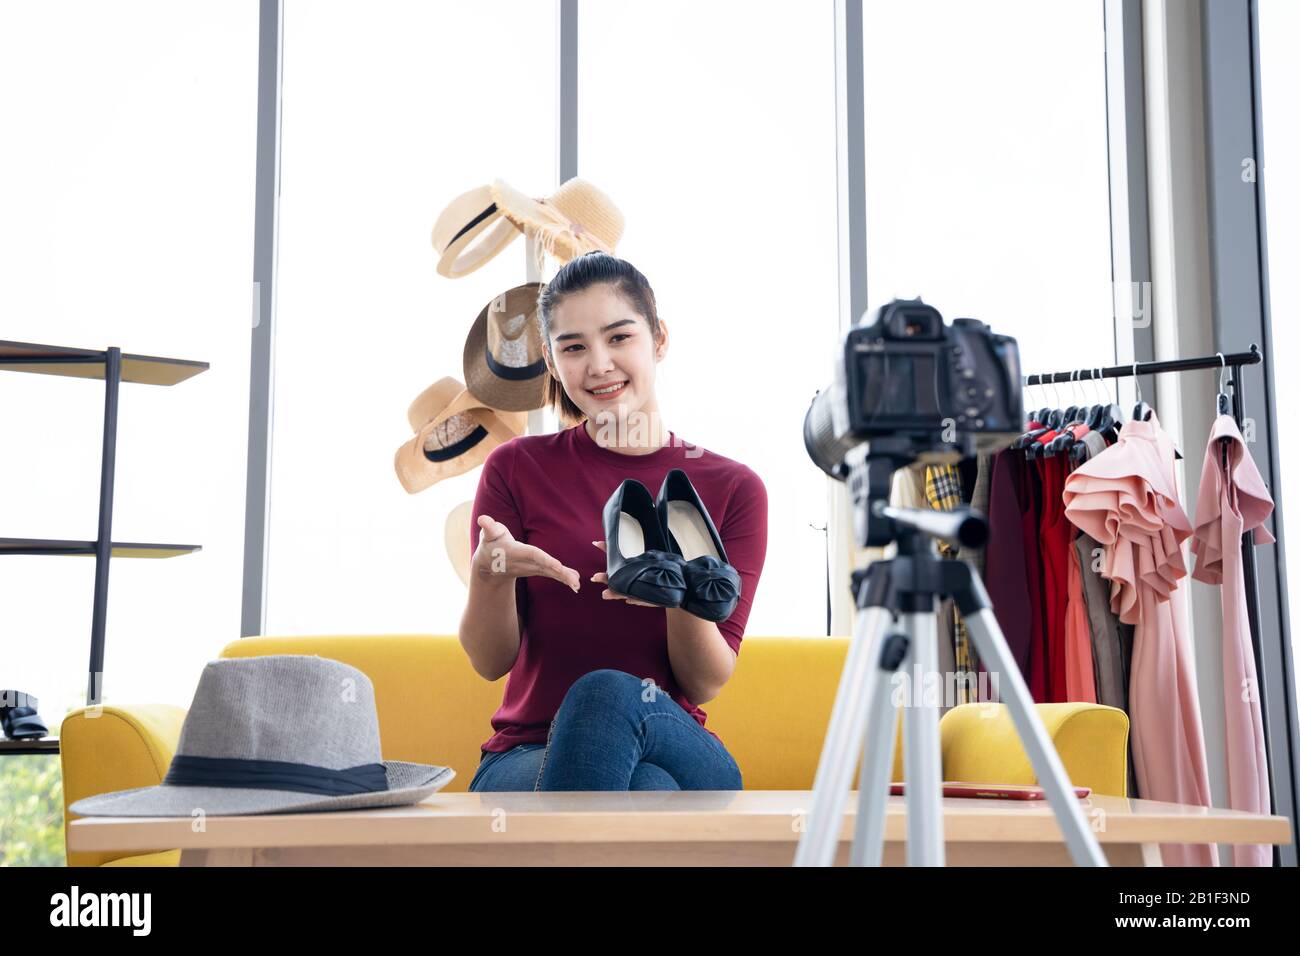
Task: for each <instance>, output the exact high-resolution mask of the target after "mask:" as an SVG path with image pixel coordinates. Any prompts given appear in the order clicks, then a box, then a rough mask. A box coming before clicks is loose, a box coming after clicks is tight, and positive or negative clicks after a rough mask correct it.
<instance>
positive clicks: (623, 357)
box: [460, 253, 767, 791]
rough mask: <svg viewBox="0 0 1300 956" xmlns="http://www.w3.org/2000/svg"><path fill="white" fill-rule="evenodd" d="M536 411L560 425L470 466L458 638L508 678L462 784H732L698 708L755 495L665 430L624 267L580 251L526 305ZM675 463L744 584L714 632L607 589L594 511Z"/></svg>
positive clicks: (737, 474) (721, 647) (745, 596)
mask: <svg viewBox="0 0 1300 956" xmlns="http://www.w3.org/2000/svg"><path fill="white" fill-rule="evenodd" d="M538 316H539V319H540V321H541V327H542V338H543V345H544V355H545V359H546V366H547V369H548V371H549V373H550V378H549V380H548V381H547V386H546V388H547V401H548V403H549V404H550V405H551V406H552V407H553V408H554V409H555V411H556V414H557V416H558V417H559V419H560V421H561V423H562V424H564V425H566V426H567V427H565V428H564V429H562V430H561V431H559V432H556V433H555V434H549V435H522V436H519V437H517V438H514V439H511V440H510V441H508V442H505V443H504V444H502V445H499V446H497V447H496V448H494V449H493V450H492V452H491V453H490V454H489V455H488V457H487V459H486V461H485V462H484V463H483V472H482V474H481V476H480V477H479V485H478V492H477V494H476V496H475V499H474V523H473V524H472V525H471V528H472V530H471V535H472V536H474V537H476V538H477V541H476V542H472V543H473V544H475V545H476V547H475V550H474V557H473V562H472V569H471V574H470V587H469V602H468V604H467V605H466V607H465V613H464V616H463V618H462V620H461V625H460V642H461V644H462V645H463V646H464V648H465V651H466V653H467V654H468V655H469V659H470V662H471V663H472V664H473V665H474V669H475V670H476V671H478V673H480V674H482V675H483V676H484V677H485V678H487V679H488V680H492V681H495V680H497V679H498V678H500V677H501V676H502V675H504V674H508V675H509V679H508V680H507V681H506V687H505V695H504V699H503V700H502V703H501V707H500V709H498V710H497V712H496V714H495V715H494V716H493V718H492V728H493V730H494V731H495V733H493V735H492V736H491V737H490V738H489V739H488V740H487V741H486V742H485V743H484V744H483V746H482V748H481V749H482V755H481V757H480V760H479V766H478V769H477V771H476V773H475V774H474V778H473V779H472V780H471V781H470V785H469V789H470V790H471V791H496V790H739V789H741V788H742V786H743V784H742V780H741V774H740V770H739V768H738V767H737V766H736V762H735V760H733V759H732V757H731V754H730V753H728V751H727V748H726V747H725V746H724V745H723V743H722V740H721V739H720V738H719V737H718V736H717V735H716V734H714V733H713V731H711V730H709V729H707V728H706V727H705V726H704V722H705V717H706V715H705V713H704V711H702V710H700V708H699V705H700V704H702V703H706V702H707V701H709V700H712V699H713V698H714V697H716V696H717V695H718V693H719V691H721V690H722V687H723V685H724V684H726V682H727V681H728V680H729V679H730V677H731V675H732V672H733V671H734V669H735V666H736V655H737V653H738V652H739V650H740V642H741V638H742V636H743V635H744V631H745V621H746V619H747V618H748V617H749V609H750V606H751V605H752V603H753V600H754V592H755V590H756V588H757V586H758V579H759V575H760V574H761V572H762V569H763V561H764V558H765V556H766V552H767V490H766V488H765V487H764V485H763V482H762V481H761V480H760V479H759V477H758V475H757V474H755V473H754V472H753V471H751V470H750V469H749V468H747V467H746V466H745V465H742V464H741V463H739V462H736V461H733V460H731V459H729V458H724V457H723V456H721V455H716V454H713V453H712V452H709V451H705V450H704V449H702V448H699V447H698V446H694V445H690V444H687V443H685V442H683V441H681V440H680V439H678V437H677V436H676V434H675V433H673V432H672V431H669V430H668V429H667V428H666V427H665V426H664V424H663V422H662V419H661V418H660V414H659V403H658V400H657V399H656V397H655V366H656V365H657V364H658V363H659V362H661V361H662V360H663V358H664V356H665V354H666V353H667V351H668V329H667V326H666V325H665V323H663V322H662V321H661V320H660V319H659V314H658V311H657V309H656V307H655V297H654V292H653V291H652V290H651V288H650V284H649V283H648V282H647V281H646V278H645V276H643V275H642V274H641V273H640V272H638V271H637V270H636V269H635V268H634V267H633V266H632V265H631V264H629V263H628V262H625V261H624V260H622V259H618V258H615V257H613V256H610V255H606V254H604V253H589V254H588V255H585V256H581V257H579V258H577V259H574V260H572V261H570V262H569V263H567V264H566V265H565V266H563V267H562V268H561V269H560V271H559V272H558V273H557V274H556V276H555V278H553V279H552V280H551V281H550V282H549V283H547V284H546V286H544V287H543V289H542V291H541V294H540V295H539V297H538ZM672 468H681V469H682V470H683V471H685V472H686V474H687V476H688V477H689V478H690V482H691V485H692V486H693V487H694V488H695V490H696V492H697V493H698V495H699V497H700V500H701V502H702V503H703V504H704V507H705V508H706V509H707V510H708V512H709V516H710V517H711V518H712V519H713V522H714V524H715V526H716V527H717V530H718V536H719V537H720V538H721V539H722V544H723V547H724V548H725V549H726V552H727V557H728V559H729V563H730V564H731V565H732V566H733V567H734V568H735V569H736V570H737V572H739V574H740V578H741V583H742V591H741V596H740V600H739V603H738V604H737V605H736V609H735V610H734V611H733V612H732V614H731V616H730V617H728V618H727V619H726V620H724V621H722V622H721V623H717V624H715V623H712V622H710V621H706V620H704V619H703V618H699V617H696V616H694V615H692V614H690V613H689V612H687V611H685V610H682V609H681V608H663V607H656V606H654V605H651V604H646V603H643V602H641V601H637V600H635V599H633V598H629V597H626V596H625V595H621V594H617V593H615V592H613V591H611V590H609V589H608V587H603V586H602V585H603V584H604V583H605V580H606V575H605V567H606V556H605V550H604V544H605V542H604V537H605V532H604V522H603V516H602V512H603V509H604V506H605V502H606V501H607V500H608V499H609V498H610V496H611V495H612V494H613V493H614V491H615V489H617V488H618V486H619V485H620V484H621V483H622V481H623V480H624V479H626V478H635V479H637V480H638V481H640V482H641V483H642V484H644V485H645V486H646V487H647V488H648V489H649V491H650V493H651V495H652V496H653V495H657V494H658V492H659V488H660V485H661V484H662V482H663V479H664V476H665V475H666V474H667V473H668V471H669V470H670V469H672Z"/></svg>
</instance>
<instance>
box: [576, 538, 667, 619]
mask: <svg viewBox="0 0 1300 956" xmlns="http://www.w3.org/2000/svg"><path fill="white" fill-rule="evenodd" d="M591 543H592V544H594V545H595V546H596V547H598V548H600V550H601V551H602V552H603V551H604V550H605V542H604V541H593V542H591ZM591 580H593V581H595V582H596V583H597V584H607V583H609V575H608V574H606V573H605V572H604V571H597V572H596V573H595V574H593V575H592V576H591ZM600 596H601V597H602V598H604V599H605V600H606V601H626V602H627V603H628V604H636V605H639V606H641V607H659V605H658V604H651V603H649V602H648V601H638V600H637V599H636V598H634V597H628V596H627V595H626V594H619V593H618V592H617V591H611V590H610V589H609V588H606V589H605V590H604V591H602V592H601V594H600ZM660 610H662V608H660Z"/></svg>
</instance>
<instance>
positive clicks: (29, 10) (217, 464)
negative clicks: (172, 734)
mask: <svg viewBox="0 0 1300 956" xmlns="http://www.w3.org/2000/svg"><path fill="white" fill-rule="evenodd" d="M257 32H258V31H257V5H256V4H255V3H251V2H246V3H239V4H231V3H226V2H219V0H208V2H189V3H184V4H177V3H170V2H164V0H157V2H141V0H132V2H115V3H112V4H105V3H98V2H89V0H86V2H64V3H58V4H17V3H9V4H5V5H4V6H3V7H0V88H2V89H3V90H4V91H5V92H4V94H3V95H2V96H0V129H2V130H3V136H4V142H5V148H4V150H3V151H0V207H2V211H0V262H2V263H3V271H4V281H3V282H0V315H3V317H4V318H3V327H2V328H0V338H3V339H9V340H16V341H27V342H38V343H42V344H48V345H63V346H74V347H81V348H95V349H103V348H107V347H109V346H118V347H120V348H121V349H122V350H123V351H124V352H135V353H143V354H150V355H161V356H167V357H172V358H181V359H195V360H200V361H206V362H209V363H210V364H211V368H210V369H209V370H208V371H206V372H204V373H203V374H201V375H198V376H197V377H195V378H192V379H190V380H188V381H186V382H182V383H181V384H179V385H176V386H173V387H169V388H168V387H160V386H152V385H140V384H123V385H122V388H121V393H120V402H119V424H118V444H117V481H116V489H115V509H114V518H113V534H114V538H116V539H117V540H119V541H149V542H167V543H184V544H199V545H201V546H202V548H203V550H202V551H199V552H197V553H195V554H191V555H187V556H184V557H175V558H168V559H166V560H139V559H129V558H114V559H113V560H112V562H111V564H110V568H111V573H110V575H109V591H108V622H107V624H108V626H107V631H106V635H105V641H106V643H105V665H104V666H105V678H104V684H103V691H104V702H105V703H108V704H112V703H115V702H127V701H137V702H138V701H170V702H172V703H176V704H179V705H181V706H188V704H189V703H190V700H191V698H192V696H193V692H194V687H195V684H196V682H197V680H198V676H199V674H200V672H201V671H202V669H203V665H204V663H205V662H207V661H209V660H211V659H212V658H214V657H216V656H217V654H218V652H219V650H220V648H221V647H222V645H224V644H225V643H226V642H227V641H230V640H234V639H235V638H237V637H239V593H240V581H241V574H242V561H243V530H244V529H243V524H244V522H243V517H244V463H245V456H246V448H247V438H246V431H247V429H246V425H245V423H246V421H247V408H248V367H249V326H250V315H251V304H252V291H251V285H250V280H251V276H252V257H253V193H254V177H255V172H256V162H255V158H256V132H257ZM103 423H104V383H103V382H102V381H93V380H83V379H75V378H63V377H55V376H50V375H29V374H20V373H13V372H0V535H4V536H13V537H30V538H73V539H81V540H87V539H93V538H94V537H95V536H96V527H97V516H98V498H99V467H100V441H101V435H102V429H103ZM94 571H95V564H94V559H93V558H85V557H46V556H40V557H36V556H32V557H3V558H0V671H3V677H2V678H0V683H3V685H4V686H5V687H9V688H15V689H18V690H22V691H25V692H28V693H32V694H34V695H36V697H37V698H38V699H39V701H40V712H41V714H42V716H43V717H44V718H45V722H46V724H47V725H48V726H49V727H50V730H51V732H52V733H57V730H58V724H59V721H60V720H61V719H62V717H63V715H64V713H66V711H67V710H68V709H69V708H70V707H76V706H80V705H81V704H83V703H84V702H85V692H86V684H87V668H88V663H89V653H90V626H91V608H92V597H93V593H94Z"/></svg>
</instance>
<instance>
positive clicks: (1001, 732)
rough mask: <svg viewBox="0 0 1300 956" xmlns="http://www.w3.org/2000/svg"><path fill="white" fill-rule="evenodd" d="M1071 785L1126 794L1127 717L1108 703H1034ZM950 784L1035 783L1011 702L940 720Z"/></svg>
mask: <svg viewBox="0 0 1300 956" xmlns="http://www.w3.org/2000/svg"><path fill="white" fill-rule="evenodd" d="M1034 707H1035V709H1036V710H1037V711H1038V717H1039V719H1040V720H1042V722H1043V726H1044V727H1045V728H1046V730H1047V736H1048V737H1049V738H1050V739H1051V741H1052V743H1053V745H1054V746H1055V747H1056V752H1057V753H1058V754H1060V757H1061V763H1062V764H1064V766H1065V772H1066V774H1067V775H1068V776H1069V778H1070V782H1071V784H1073V785H1074V786H1078V787H1091V788H1092V791H1093V792H1094V793H1101V794H1110V795H1113V796H1119V797H1123V796H1127V795H1128V794H1127V782H1128V773H1127V768H1128V729H1129V721H1128V715H1127V714H1126V713H1124V711H1122V710H1120V709H1119V708H1117V707H1107V706H1105V705H1104V704H1087V703H1064V704H1035V705H1034ZM939 738H940V741H941V744H940V745H941V747H942V750H943V777H944V779H945V780H968V781H971V782H974V783H1019V784H1036V783H1038V777H1037V776H1036V775H1035V774H1034V769H1033V767H1032V766H1031V765H1030V763H1029V755H1028V754H1027V753H1026V752H1025V748H1024V745H1023V744H1021V742H1020V735H1019V734H1017V733H1016V728H1015V724H1014V723H1013V721H1012V719H1011V711H1010V710H1008V709H1007V706H1006V704H994V703H974V704H961V705H960V706H957V707H954V708H953V709H952V710H950V711H948V713H946V714H944V715H943V719H942V720H941V721H940V722H939Z"/></svg>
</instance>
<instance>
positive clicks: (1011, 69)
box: [863, 0, 1115, 399]
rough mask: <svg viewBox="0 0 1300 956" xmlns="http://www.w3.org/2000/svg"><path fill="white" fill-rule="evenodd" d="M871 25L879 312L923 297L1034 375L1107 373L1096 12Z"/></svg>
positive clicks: (1094, 0)
mask: <svg viewBox="0 0 1300 956" xmlns="http://www.w3.org/2000/svg"><path fill="white" fill-rule="evenodd" d="M863 19H864V24H863V61H864V63H865V74H866V91H865V93H866V152H867V176H866V183H867V186H866V188H867V289H868V292H869V294H870V297H871V302H872V305H873V306H875V305H879V304H881V303H882V302H885V301H888V300H889V299H890V298H893V297H895V296H897V297H899V298H910V297H913V296H917V295H920V296H921V297H922V298H923V299H924V300H925V301H926V302H928V303H930V304H931V305H934V306H936V307H937V308H938V309H939V311H940V312H942V313H943V315H944V318H945V319H952V318H955V317H958V316H971V317H973V318H977V319H981V320H983V321H985V322H987V323H989V325H991V326H992V327H993V329H994V330H995V331H998V332H1002V333H1005V334H1008V335H1013V336H1015V337H1016V338H1017V340H1018V341H1019V343H1020V356H1021V364H1022V366H1023V368H1024V371H1025V372H1026V373H1031V372H1054V371H1065V370H1073V369H1077V368H1080V367H1087V366H1096V365H1103V364H1106V365H1109V364H1113V363H1114V360H1115V340H1114V324H1113V321H1112V311H1113V308H1112V304H1111V286H1110V281H1111V263H1110V215H1109V193H1108V183H1107V153H1106V82H1105V31H1104V24H1103V21H1102V4H1101V0H1068V2H1057V3H1040V2H1036V0H996V2H994V0H990V2H984V3H969V2H963V0H912V2H908V3H868V4H864V16H863ZM1068 388H1069V386H1062V387H1061V397H1062V399H1065V397H1066V391H1067V390H1068ZM1035 394H1036V395H1037V390H1035ZM1088 394H1095V392H1089V393H1088Z"/></svg>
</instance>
